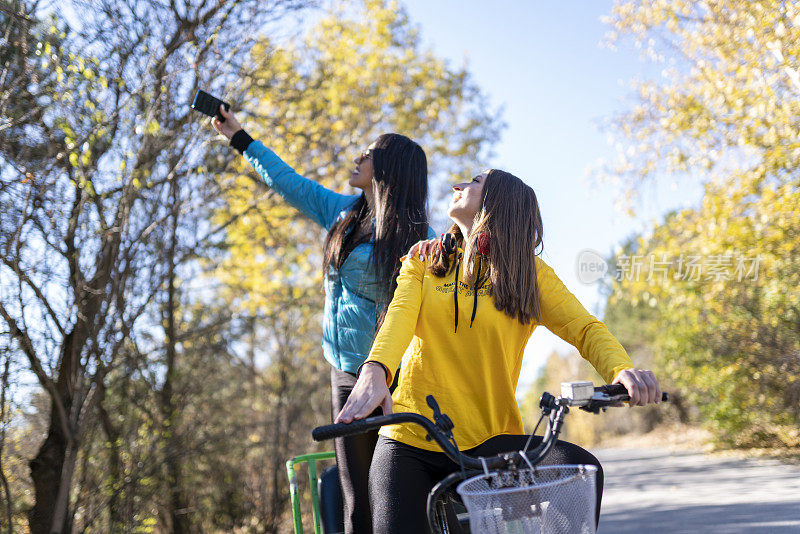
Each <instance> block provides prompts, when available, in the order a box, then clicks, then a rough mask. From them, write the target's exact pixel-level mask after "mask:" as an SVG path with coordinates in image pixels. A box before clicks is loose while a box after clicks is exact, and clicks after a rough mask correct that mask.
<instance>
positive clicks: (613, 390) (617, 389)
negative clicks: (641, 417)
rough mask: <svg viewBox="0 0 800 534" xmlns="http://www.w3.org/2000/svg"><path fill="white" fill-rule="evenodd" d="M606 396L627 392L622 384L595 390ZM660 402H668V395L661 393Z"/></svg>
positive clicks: (609, 385) (607, 385)
mask: <svg viewBox="0 0 800 534" xmlns="http://www.w3.org/2000/svg"><path fill="white" fill-rule="evenodd" d="M596 389H598V390H600V391H601V392H602V393H605V394H606V395H615V396H616V395H627V394H628V390H627V389H626V388H625V386H623V385H622V384H606V385H605V386H600V387H599V388H596ZM661 402H669V394H668V393H666V392H661Z"/></svg>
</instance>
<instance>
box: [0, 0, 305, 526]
mask: <svg viewBox="0 0 800 534" xmlns="http://www.w3.org/2000/svg"><path fill="white" fill-rule="evenodd" d="M304 5H306V4H305V2H302V1H294V0H285V1H284V0H276V1H275V2H272V3H270V5H268V6H264V5H263V3H261V2H255V1H244V2H230V3H220V2H212V1H200V0H198V1H197V2H184V3H181V5H180V6H178V5H177V4H175V3H170V4H169V5H158V4H153V3H144V2H140V3H130V2H121V1H115V0H107V1H103V2H74V3H72V7H73V8H74V9H75V10H76V11H78V12H80V13H81V21H82V23H83V26H82V27H81V28H79V29H77V30H73V29H70V28H69V27H67V25H66V24H65V23H64V22H63V19H59V18H56V17H51V18H50V19H49V20H47V21H42V16H41V12H40V10H41V6H39V5H38V3H36V2H17V3H15V4H14V5H13V6H12V9H10V10H3V12H2V13H1V14H0V17H2V19H0V25H2V27H3V29H4V31H5V34H4V39H5V42H8V43H10V46H8V47H5V46H4V47H3V51H2V57H1V58H0V59H2V61H3V67H2V68H3V71H2V76H0V90H1V91H2V93H3V98H2V124H3V127H2V130H0V153H2V155H3V162H2V163H0V170H1V171H2V182H1V183H0V207H1V208H2V212H3V219H2V222H0V252H1V253H2V267H0V269H2V272H0V277H2V280H3V294H2V301H0V316H1V317H2V319H3V322H4V324H5V325H6V326H7V334H6V336H5V338H4V339H5V341H6V342H7V343H9V344H11V343H12V342H13V344H14V346H15V347H16V349H17V350H18V351H19V352H20V353H21V354H22V355H24V358H25V359H26V361H27V365H28V369H29V371H30V372H32V373H33V374H34V375H35V376H36V378H37V380H38V382H39V385H40V386H41V387H42V388H43V389H44V390H45V391H46V392H47V394H48V395H49V398H50V401H51V410H50V423H49V428H48V432H47V437H46V439H45V441H44V443H43V444H42V446H41V447H40V449H39V452H38V454H37V456H36V457H35V458H34V459H33V460H32V461H31V464H30V466H31V477H32V479H33V484H34V490H35V504H34V506H33V507H32V509H31V510H30V513H29V520H30V528H31V531H32V532H65V531H69V530H70V528H71V524H72V513H73V512H74V510H73V509H71V508H70V489H71V487H72V485H73V483H74V473H75V468H76V465H77V462H78V456H79V454H80V452H81V449H80V447H81V446H82V445H83V444H85V442H84V441H83V440H84V438H85V437H86V434H87V432H88V431H90V430H91V428H90V427H87V422H89V421H92V417H93V416H94V415H95V413H94V410H97V406H98V402H99V400H100V399H101V398H102V391H103V387H104V380H105V379H106V377H107V376H108V373H110V372H112V371H113V370H115V368H116V366H117V365H118V364H119V361H120V357H119V355H120V353H121V351H122V348H123V347H124V346H125V344H126V343H127V342H134V343H136V342H140V341H141V337H140V335H139V333H137V327H141V326H143V325H144V324H145V323H146V322H147V321H146V320H144V319H145V318H146V311H147V310H148V307H149V306H150V305H151V302H152V299H153V298H154V295H155V294H156V293H157V292H158V288H159V287H160V285H161V283H162V282H164V281H165V276H166V278H170V275H169V269H163V267H164V265H165V262H164V260H165V256H164V254H163V252H164V250H165V247H164V246H163V245H164V243H166V242H167V241H165V240H164V239H162V238H163V237H164V235H163V234H162V233H161V232H160V229H161V225H163V224H165V223H166V221H168V220H169V217H170V215H173V211H170V204H169V200H170V195H169V191H170V188H171V187H172V185H173V184H175V183H177V182H180V183H182V184H187V185H188V184H189V183H193V184H194V186H193V187H191V188H189V190H191V191H193V192H195V193H197V194H198V195H199V194H200V193H202V192H204V191H205V192H208V190H207V189H205V190H204V189H203V188H202V187H200V185H202V184H204V183H205V184H206V186H208V185H210V184H209V182H208V181H207V178H206V176H205V175H204V174H203V173H201V172H198V167H200V162H201V161H202V152H203V148H202V145H201V144H200V141H201V140H202V138H203V135H205V132H204V134H203V135H200V136H198V135H197V131H198V128H197V126H196V124H195V123H194V117H193V116H192V115H191V114H190V113H191V112H190V111H189V110H188V109H187V107H186V102H187V101H188V100H189V96H190V94H191V91H192V90H193V88H194V87H196V86H198V85H202V86H205V87H210V88H212V90H213V88H214V87H216V86H218V85H219V84H220V83H224V81H225V80H224V79H221V80H215V81H214V82H213V83H212V81H211V75H212V73H214V72H216V71H217V69H218V68H219V66H220V65H222V64H226V65H227V64H230V60H231V57H233V58H235V57H237V56H236V53H237V51H238V50H239V47H240V46H247V45H248V44H249V42H250V41H249V39H248V38H246V37H245V38H243V37H242V36H243V35H244V36H255V35H257V31H256V30H257V29H259V28H260V27H261V25H262V24H263V23H265V22H266V21H268V20H270V19H274V18H275V17H280V16H281V15H283V14H285V13H286V12H287V11H289V10H294V9H297V8H300V7H303V6H304ZM18 14H21V15H18ZM154 21H157V24H154ZM227 54H230V55H231V57H227ZM234 64H235V61H234ZM10 95H13V97H10ZM207 163H208V162H206V164H207ZM195 198H197V197H195ZM198 205H199V206H200V207H202V208H203V209H205V208H206V207H207V205H208V199H206V201H205V202H200V203H199V204H195V205H194V206H195V207H197V206H198ZM165 206H166V208H165ZM171 206H172V207H173V208H174V207H175V204H174V203H173V204H172V205H171ZM183 207H184V208H186V209H188V208H187V206H185V205H184V206H183ZM184 221H186V222H187V223H188V220H187V219H184ZM204 230H207V231H209V232H212V231H213V230H214V229H213V228H211V227H210V226H209V227H207V228H204ZM212 235H213V233H212ZM151 325H152V323H151Z"/></svg>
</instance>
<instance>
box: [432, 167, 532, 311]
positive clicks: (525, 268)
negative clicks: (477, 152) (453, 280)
mask: <svg viewBox="0 0 800 534" xmlns="http://www.w3.org/2000/svg"><path fill="white" fill-rule="evenodd" d="M481 197H482V198H481V209H480V210H478V213H477V214H476V215H475V219H474V221H473V223H472V230H471V233H470V235H469V236H467V237H466V238H465V237H464V236H463V235H462V234H461V229H460V228H459V227H458V225H456V224H454V225H453V226H452V227H451V228H450V230H449V232H450V233H451V234H453V236H454V237H455V242H456V245H457V246H458V247H459V248H462V249H463V250H464V255H463V258H462V262H463V265H464V266H465V267H464V273H465V275H466V276H467V278H468V279H469V280H471V281H474V280H475V277H480V278H481V279H482V280H479V281H478V283H477V285H480V284H481V283H482V282H483V279H488V280H490V281H491V282H492V294H493V296H494V305H495V308H497V309H498V310H500V311H502V312H505V314H506V315H508V316H510V317H515V318H517V319H518V320H519V322H520V323H522V324H528V323H529V322H531V320H535V321H541V309H540V306H539V285H538V284H537V281H536V262H535V260H534V256H535V255H536V254H537V249H538V248H539V247H541V246H543V245H542V237H543V232H544V230H543V227H542V214H541V212H540V211H539V201H538V200H537V199H536V193H535V192H534V191H533V189H532V188H531V187H530V186H529V185H527V184H525V182H523V181H522V180H520V179H519V178H517V177H516V176H514V175H513V174H511V173H508V172H505V171H501V170H497V169H492V170H490V171H489V172H488V173H487V175H486V178H485V180H484V182H483V192H482V194H481ZM481 234H485V235H488V236H489V251H488V252H489V253H488V254H487V255H484V256H483V258H481V259H482V260H483V261H482V262H481V263H483V264H484V265H485V264H486V263H488V265H489V266H488V268H487V270H486V271H485V272H484V271H483V269H481V271H482V272H481V273H477V272H475V271H476V268H475V263H476V261H475V260H476V257H477V256H478V250H477V249H478V246H477V240H478V236H480V235H481ZM539 252H541V251H539ZM487 260H488V261H487ZM454 266H455V262H454V261H453V255H452V254H446V253H444V252H442V251H438V252H437V253H436V254H434V258H433V263H432V264H431V266H430V267H429V269H430V272H431V273H432V274H434V275H436V276H445V275H447V274H448V273H450V272H451V271H452V270H453V268H454Z"/></svg>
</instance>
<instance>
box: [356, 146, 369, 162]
mask: <svg viewBox="0 0 800 534" xmlns="http://www.w3.org/2000/svg"><path fill="white" fill-rule="evenodd" d="M358 159H359V160H365V159H372V149H371V148H368V149H366V150H365V151H364V152H362V153H361V155H360V156H358Z"/></svg>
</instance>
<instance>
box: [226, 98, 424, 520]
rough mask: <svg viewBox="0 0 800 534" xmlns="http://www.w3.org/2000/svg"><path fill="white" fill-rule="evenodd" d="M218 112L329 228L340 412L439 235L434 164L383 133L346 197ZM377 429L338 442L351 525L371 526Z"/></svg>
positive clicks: (360, 163)
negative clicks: (422, 246)
mask: <svg viewBox="0 0 800 534" xmlns="http://www.w3.org/2000/svg"><path fill="white" fill-rule="evenodd" d="M220 113H221V114H222V116H223V117H224V118H225V121H224V122H222V121H219V120H218V119H216V118H215V119H213V120H212V125H213V127H214V129H215V130H217V131H218V132H219V133H221V134H222V135H224V136H225V137H227V138H228V139H229V140H230V144H231V146H233V148H235V149H236V150H238V151H239V152H241V153H242V154H243V155H244V157H245V159H246V160H247V162H248V163H250V164H251V165H252V166H253V168H254V169H255V170H256V172H258V174H259V175H261V177H262V178H263V179H264V182H265V183H266V185H268V186H269V187H271V188H272V189H273V190H274V191H275V192H276V193H278V194H279V195H281V197H283V198H284V200H286V201H287V202H288V203H289V204H291V205H292V206H294V207H295V208H297V209H298V210H300V211H301V212H302V213H303V214H305V215H306V216H308V217H309V218H310V219H311V220H313V221H314V222H316V223H317V224H319V225H320V226H322V227H323V228H325V229H326V230H327V231H328V234H327V236H326V238H325V245H324V261H323V270H324V273H325V312H324V319H323V328H322V350H323V353H324V355H325V359H326V360H328V362H329V363H330V364H331V400H332V402H331V404H332V406H331V408H332V413H333V414H334V415H335V414H338V413H339V411H341V409H342V408H343V407H344V404H345V402H346V401H347V398H348V397H349V395H350V392H351V391H352V389H353V386H354V385H355V382H356V373H357V371H358V368H359V366H360V365H361V364H362V363H363V362H364V360H365V359H366V358H367V355H368V354H369V350H370V347H371V346H372V341H373V339H374V338H375V333H376V332H377V328H378V326H379V325H380V323H381V322H382V320H383V315H384V313H385V312H386V308H387V307H388V305H389V302H391V300H392V295H393V294H394V290H395V288H396V286H397V282H396V279H397V275H398V273H399V271H400V258H401V257H402V256H404V255H405V253H406V251H408V250H409V248H410V247H411V245H413V244H414V243H417V242H418V241H420V240H423V239H428V238H431V237H435V235H436V234H435V233H434V232H433V230H432V229H431V228H430V226H428V216H427V212H426V201H427V197H428V167H427V159H426V157H425V152H424V151H423V150H422V148H421V147H420V146H419V145H418V144H417V143H415V142H414V141H412V140H411V139H409V138H408V137H405V136H403V135H399V134H393V133H390V134H383V135H381V136H380V137H378V139H376V140H375V141H374V142H373V143H372V144H371V145H369V147H368V148H367V149H366V150H365V151H364V152H362V153H361V155H360V156H358V157H357V158H355V160H354V163H355V165H356V167H355V168H354V169H353V173H352V175H351V176H350V180H349V184H350V185H351V186H353V187H356V188H359V189H361V190H362V192H361V194H360V195H343V194H340V193H336V192H334V191H331V190H329V189H326V188H325V187H323V186H322V185H320V184H318V183H316V182H314V181H311V180H309V179H307V178H304V177H302V176H300V175H299V174H297V173H296V172H295V171H294V169H292V168H291V167H290V166H289V165H287V164H286V163H284V162H283V161H282V160H281V159H280V158H279V157H278V156H277V155H275V153H274V152H272V151H271V150H270V149H269V148H267V147H266V146H264V145H263V144H262V143H261V142H259V141H254V140H253V139H252V138H251V137H250V136H249V135H248V134H247V133H246V132H245V131H244V130H243V129H242V126H241V124H240V123H239V121H237V120H236V118H235V117H234V115H233V113H230V112H228V111H226V110H225V109H224V108H223V107H220ZM377 439H378V435H377V432H374V433H371V434H361V435H358V436H353V437H347V438H341V439H338V440H336V445H335V449H336V461H337V463H338V466H339V479H340V481H341V484H342V493H343V498H344V509H345V531H346V532H347V533H348V534H349V533H352V532H358V533H364V532H371V531H372V516H371V514H370V508H369V491H368V480H369V466H370V462H371V460H372V453H373V451H374V449H375V443H376V441H377Z"/></svg>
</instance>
